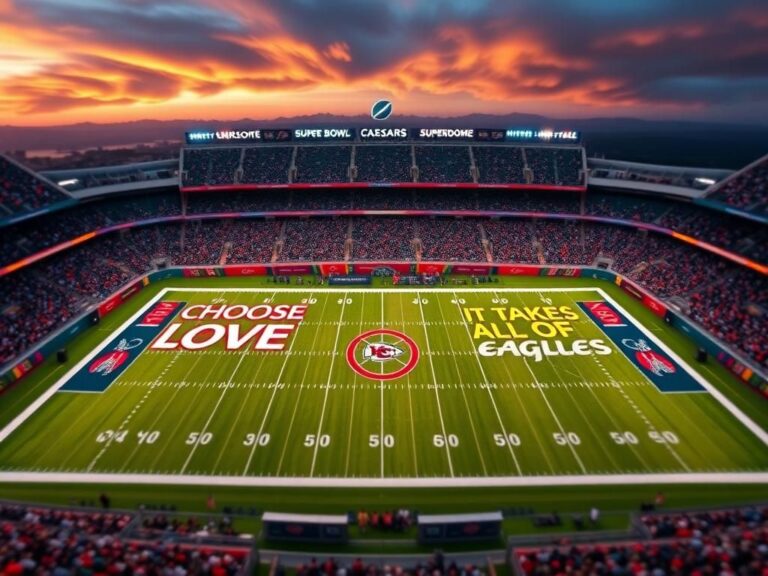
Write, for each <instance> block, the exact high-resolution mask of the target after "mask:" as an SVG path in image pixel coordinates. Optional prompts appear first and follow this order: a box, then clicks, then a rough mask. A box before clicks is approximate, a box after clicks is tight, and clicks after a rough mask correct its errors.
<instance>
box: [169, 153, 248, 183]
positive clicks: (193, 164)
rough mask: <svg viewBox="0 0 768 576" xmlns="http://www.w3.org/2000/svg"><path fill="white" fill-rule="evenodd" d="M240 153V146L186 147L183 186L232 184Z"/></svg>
mask: <svg viewBox="0 0 768 576" xmlns="http://www.w3.org/2000/svg"><path fill="white" fill-rule="evenodd" d="M242 154H243V149H242V148H187V149H186V150H184V164H183V168H182V182H181V183H182V185H183V186H217V185H219V186H220V185H225V184H234V183H235V174H236V172H237V169H238V167H239V165H240V158H241V156H242Z"/></svg>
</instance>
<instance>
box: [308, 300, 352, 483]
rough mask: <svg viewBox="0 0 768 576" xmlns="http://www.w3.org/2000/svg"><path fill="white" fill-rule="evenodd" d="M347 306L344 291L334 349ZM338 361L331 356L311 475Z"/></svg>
mask: <svg viewBox="0 0 768 576" xmlns="http://www.w3.org/2000/svg"><path fill="white" fill-rule="evenodd" d="M346 307H347V293H346V292H344V296H342V300H341V314H340V316H339V325H338V327H337V328H336V339H335V340H334V342H333V348H332V350H334V351H335V350H338V349H339V334H341V323H342V321H343V320H344V310H345V309H346ZM335 363H336V355H333V356H331V365H330V367H329V368H328V381H327V382H326V383H325V395H324V396H323V407H322V409H321V410H320V423H319V424H318V425H317V434H315V450H314V452H313V453H312V467H311V468H310V470H309V475H310V476H314V475H315V464H316V463H317V451H318V450H319V449H320V433H321V432H322V431H323V419H324V418H325V407H326V406H327V405H328V393H329V392H330V391H331V378H332V377H333V366H334V364H335Z"/></svg>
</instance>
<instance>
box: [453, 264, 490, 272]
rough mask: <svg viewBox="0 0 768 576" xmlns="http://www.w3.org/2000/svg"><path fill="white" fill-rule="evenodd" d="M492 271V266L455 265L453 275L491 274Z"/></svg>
mask: <svg viewBox="0 0 768 576" xmlns="http://www.w3.org/2000/svg"><path fill="white" fill-rule="evenodd" d="M492 269H493V266H491V265H490V264H454V265H453V266H451V274H490V273H491V270H492Z"/></svg>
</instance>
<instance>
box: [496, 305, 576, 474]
mask: <svg viewBox="0 0 768 576" xmlns="http://www.w3.org/2000/svg"><path fill="white" fill-rule="evenodd" d="M494 294H496V297H497V298H498V297H499V294H498V293H497V292H495V291H494ZM518 299H519V300H520V302H522V304H523V305H525V302H524V301H523V299H522V298H520V296H518ZM522 358H523V364H525V367H526V368H527V369H528V372H530V374H531V376H532V377H533V381H534V382H536V388H538V390H539V392H541V397H542V398H543V399H544V403H545V404H546V405H547V408H548V409H549V412H550V414H552V418H553V419H554V421H555V424H557V427H558V428H559V429H560V433H561V434H564V435H565V434H567V433H566V431H565V428H563V425H562V424H561V423H560V419H559V418H558V417H557V414H555V410H554V409H553V408H552V405H551V404H550V403H549V399H548V398H547V395H546V394H545V393H544V389H543V388H542V387H541V382H539V379H538V378H536V373H535V372H534V371H533V370H532V369H531V367H530V366H529V364H528V359H527V358H526V357H525V356H523V357H522ZM568 448H570V449H571V453H572V454H573V457H574V458H575V459H576V462H578V464H579V468H581V471H582V473H584V474H586V473H587V469H586V467H585V466H584V463H583V462H582V461H581V458H579V454H578V452H576V448H574V446H573V444H571V443H570V442H568Z"/></svg>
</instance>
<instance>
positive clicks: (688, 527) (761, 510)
mask: <svg viewBox="0 0 768 576" xmlns="http://www.w3.org/2000/svg"><path fill="white" fill-rule="evenodd" d="M640 522H642V524H643V525H644V526H645V528H646V529H647V530H648V534H649V536H650V537H651V538H653V539H657V540H658V539H664V538H700V537H702V536H709V535H712V534H716V533H718V532H724V531H729V530H731V529H733V528H738V529H748V530H751V529H754V528H759V527H761V526H762V527H764V528H768V507H765V506H763V507H755V508H753V507H750V508H737V509H735V510H704V511H700V512H674V513H668V514H647V515H644V516H642V517H641V518H640Z"/></svg>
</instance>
